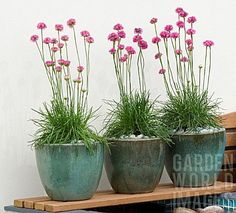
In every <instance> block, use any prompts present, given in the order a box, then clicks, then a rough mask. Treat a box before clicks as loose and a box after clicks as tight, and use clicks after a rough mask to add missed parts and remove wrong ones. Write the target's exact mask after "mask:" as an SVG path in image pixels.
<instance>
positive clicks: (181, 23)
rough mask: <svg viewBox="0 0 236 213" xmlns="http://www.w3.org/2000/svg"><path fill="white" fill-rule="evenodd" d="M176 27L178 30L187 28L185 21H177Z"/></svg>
mask: <svg viewBox="0 0 236 213" xmlns="http://www.w3.org/2000/svg"><path fill="white" fill-rule="evenodd" d="M176 25H177V27H178V28H184V27H185V24H184V22H183V21H177V22H176Z"/></svg>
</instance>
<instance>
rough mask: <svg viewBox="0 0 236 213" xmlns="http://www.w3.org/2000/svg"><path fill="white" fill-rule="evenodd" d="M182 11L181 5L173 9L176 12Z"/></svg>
mask: <svg viewBox="0 0 236 213" xmlns="http://www.w3.org/2000/svg"><path fill="white" fill-rule="evenodd" d="M182 11H184V10H183V8H182V7H177V8H176V9H175V12H176V13H180V12H182Z"/></svg>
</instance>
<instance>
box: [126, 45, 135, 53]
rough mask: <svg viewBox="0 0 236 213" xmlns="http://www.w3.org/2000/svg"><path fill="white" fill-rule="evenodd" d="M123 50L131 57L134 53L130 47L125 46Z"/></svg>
mask: <svg viewBox="0 0 236 213" xmlns="http://www.w3.org/2000/svg"><path fill="white" fill-rule="evenodd" d="M125 50H126V51H127V53H128V54H129V55H133V54H135V53H136V51H135V49H134V48H133V47H131V46H127V47H126V48H125Z"/></svg>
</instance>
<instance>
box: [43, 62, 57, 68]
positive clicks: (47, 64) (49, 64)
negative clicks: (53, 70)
mask: <svg viewBox="0 0 236 213" xmlns="http://www.w3.org/2000/svg"><path fill="white" fill-rule="evenodd" d="M54 64H55V62H54V61H45V65H46V66H47V67H51V66H53V65H54Z"/></svg>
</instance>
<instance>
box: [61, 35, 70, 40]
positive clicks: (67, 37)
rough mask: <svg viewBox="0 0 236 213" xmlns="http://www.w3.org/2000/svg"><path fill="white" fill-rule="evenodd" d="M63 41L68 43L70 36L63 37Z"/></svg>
mask: <svg viewBox="0 0 236 213" xmlns="http://www.w3.org/2000/svg"><path fill="white" fill-rule="evenodd" d="M61 40H62V41H68V40H69V36H68V35H63V36H62V37H61Z"/></svg>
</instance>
